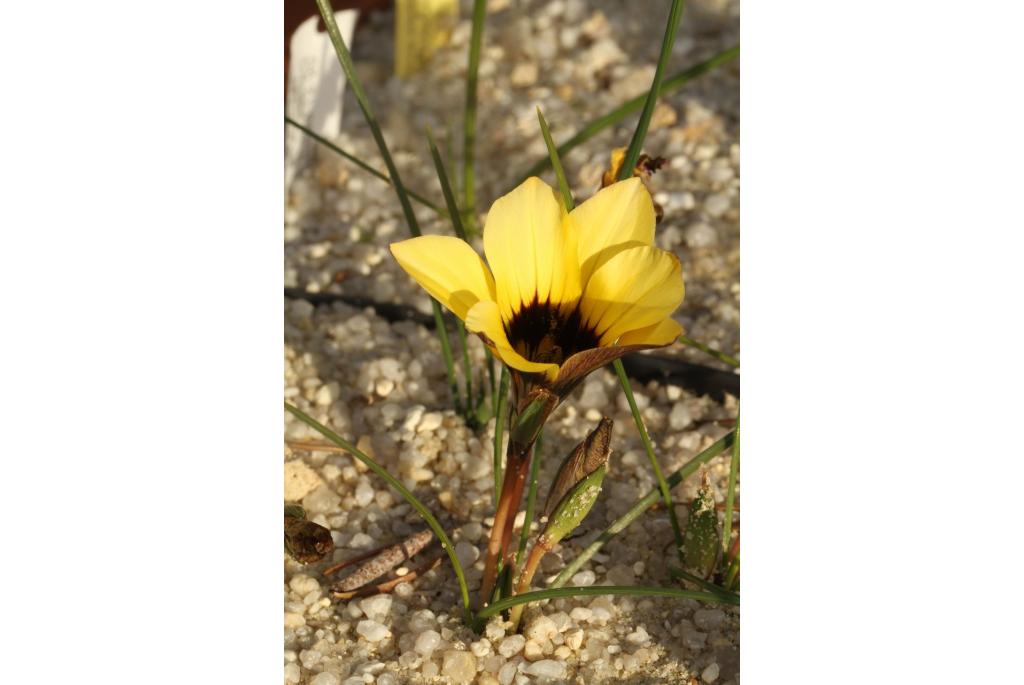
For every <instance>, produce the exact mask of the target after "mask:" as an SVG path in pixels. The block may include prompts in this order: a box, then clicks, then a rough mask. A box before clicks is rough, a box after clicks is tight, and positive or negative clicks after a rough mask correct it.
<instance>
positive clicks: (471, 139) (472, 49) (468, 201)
mask: <svg viewBox="0 0 1024 685" xmlns="http://www.w3.org/2000/svg"><path fill="white" fill-rule="evenodd" d="M486 16H487V0H474V2H473V27H472V31H471V32H470V35H469V65H468V66H467V68H466V111H465V116H464V117H463V120H462V206H463V209H465V211H466V220H467V221H468V222H469V224H470V230H471V231H472V232H473V233H474V234H475V233H476V188H475V183H476V179H475V165H476V160H475V154H476V85H477V74H478V73H479V71H480V43H481V42H482V40H483V34H484V19H485V18H486Z"/></svg>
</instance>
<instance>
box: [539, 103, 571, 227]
mask: <svg viewBox="0 0 1024 685" xmlns="http://www.w3.org/2000/svg"><path fill="white" fill-rule="evenodd" d="M537 119H538V120H539V121H540V132H541V135H543V136H544V144H545V145H547V146H548V156H549V157H550V158H551V166H552V167H553V168H554V170H555V178H557V179H558V189H559V190H561V191H562V200H563V201H564V202H565V209H566V211H570V210H572V208H573V207H575V202H574V201H573V199H572V192H570V191H569V182H568V181H567V180H566V179H565V169H563V168H562V160H561V159H559V157H558V148H557V147H555V141H554V140H553V139H552V138H551V130H550V129H549V128H548V122H547V121H545V119H544V113H543V112H541V111H540V107H537Z"/></svg>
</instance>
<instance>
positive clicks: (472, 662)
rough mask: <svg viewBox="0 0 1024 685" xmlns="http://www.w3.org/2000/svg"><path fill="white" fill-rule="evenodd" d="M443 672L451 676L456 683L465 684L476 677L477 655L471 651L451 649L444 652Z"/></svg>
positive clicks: (456, 684) (458, 684) (455, 684)
mask: <svg viewBox="0 0 1024 685" xmlns="http://www.w3.org/2000/svg"><path fill="white" fill-rule="evenodd" d="M441 673H442V674H443V675H446V676H448V677H449V678H451V680H452V683H453V684H454V685H465V684H467V683H471V682H473V678H475V677H476V657H475V656H473V655H472V654H471V653H470V652H463V651H458V650H454V649H449V650H448V651H446V652H445V653H444V662H443V664H442V666H441Z"/></svg>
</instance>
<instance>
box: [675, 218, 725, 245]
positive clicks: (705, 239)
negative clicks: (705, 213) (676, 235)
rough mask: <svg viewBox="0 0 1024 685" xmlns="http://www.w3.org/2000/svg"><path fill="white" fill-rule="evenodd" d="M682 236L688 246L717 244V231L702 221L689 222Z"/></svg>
mask: <svg viewBox="0 0 1024 685" xmlns="http://www.w3.org/2000/svg"><path fill="white" fill-rule="evenodd" d="M683 236H684V238H685V239H686V244H687V245H689V246H690V247H712V246H713V245H717V244H718V233H716V232H715V229H713V228H711V227H710V226H708V225H707V224H706V223H704V222H703V221H698V222H697V223H694V224H690V226H688V227H687V229H686V231H685V233H684V234H683Z"/></svg>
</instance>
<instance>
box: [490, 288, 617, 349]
mask: <svg viewBox="0 0 1024 685" xmlns="http://www.w3.org/2000/svg"><path fill="white" fill-rule="evenodd" d="M505 334H506V335H508V339H509V342H510V343H512V346H513V347H514V348H515V349H516V351H517V352H519V354H521V355H523V357H525V358H526V359H528V360H530V361H533V362H552V363H555V364H561V363H562V362H563V361H564V360H565V359H566V358H568V357H570V356H571V355H573V354H575V353H576V352H579V351H581V350H586V349H590V348H593V347H597V343H598V340H599V336H598V335H597V334H596V333H595V331H594V330H592V329H591V328H590V327H589V326H586V325H585V324H584V323H583V317H582V315H581V314H580V310H579V303H578V302H576V303H560V304H553V303H552V302H551V301H550V299H548V300H545V301H544V302H540V301H538V299H537V297H536V296H534V299H533V301H532V302H529V303H527V304H525V305H523V307H522V308H521V309H520V310H519V311H518V312H516V313H515V314H513V315H512V319H511V320H510V321H508V322H507V323H505Z"/></svg>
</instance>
